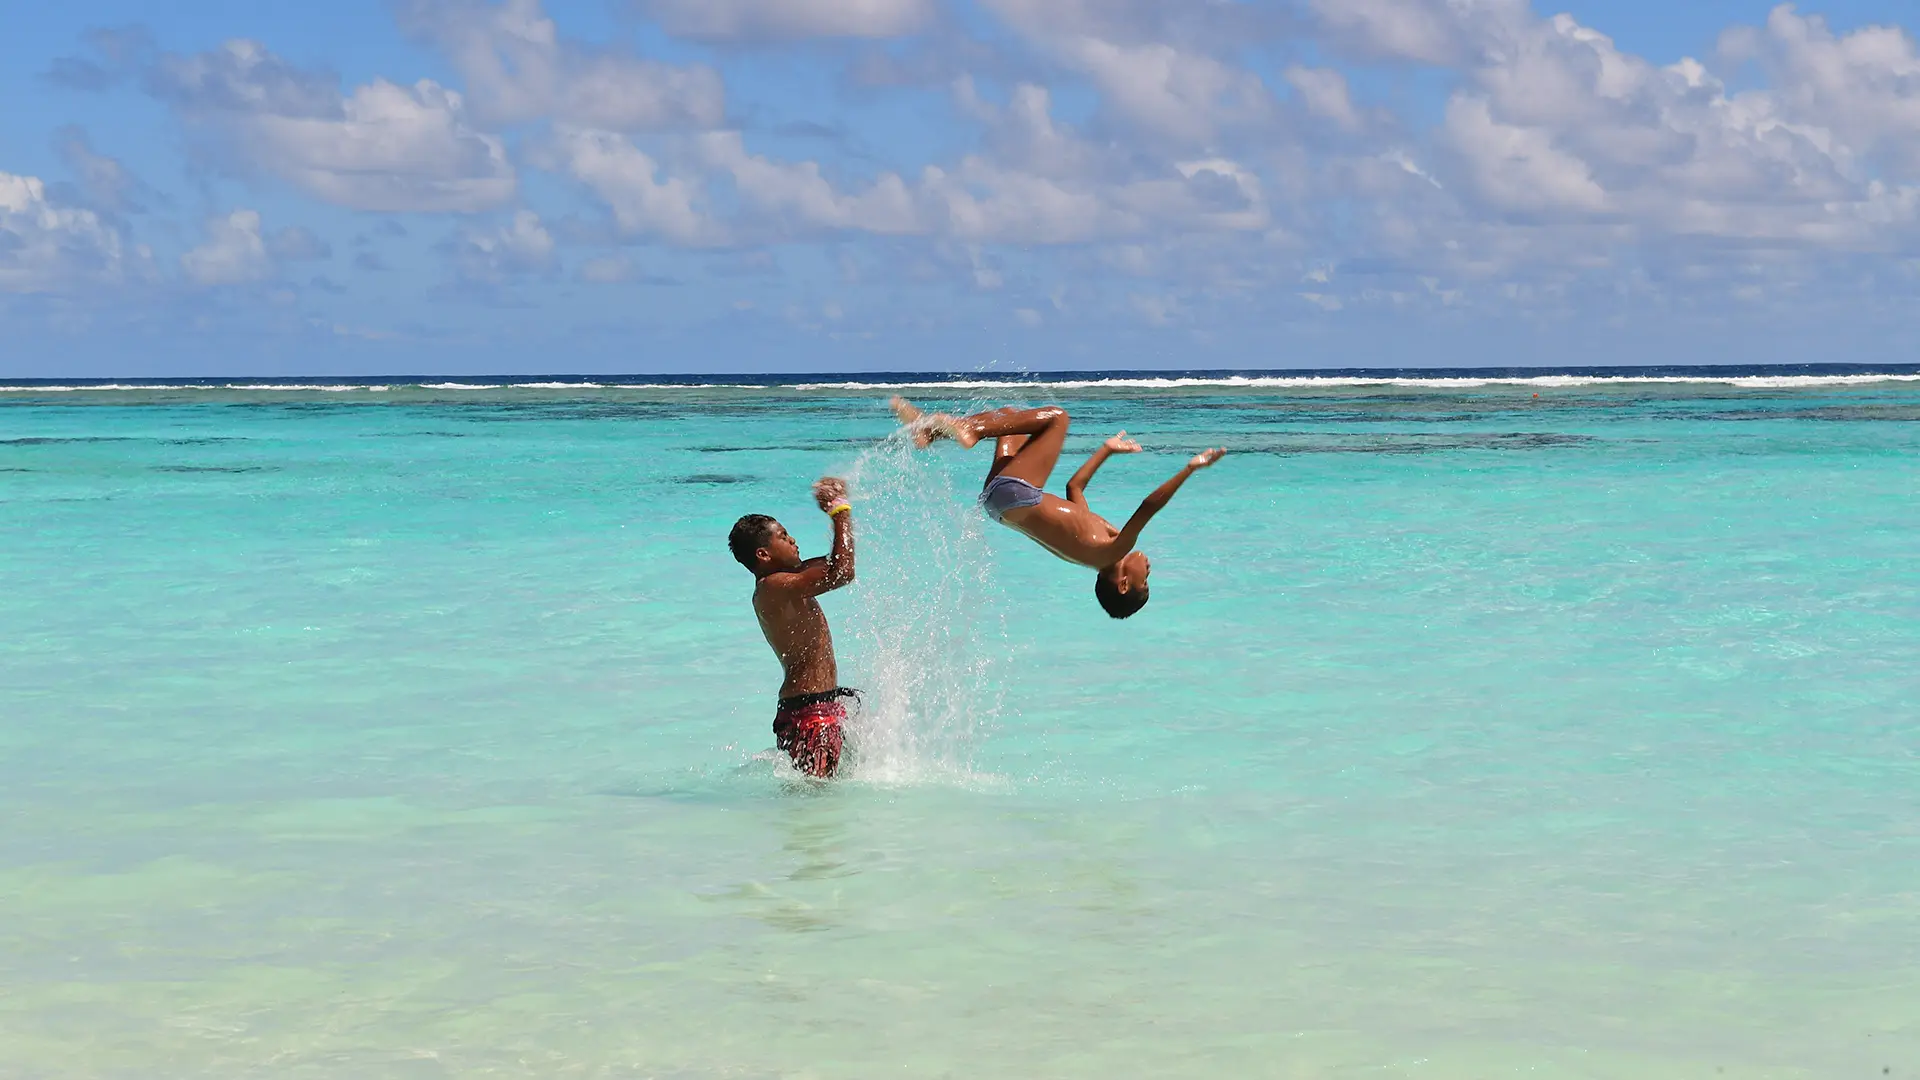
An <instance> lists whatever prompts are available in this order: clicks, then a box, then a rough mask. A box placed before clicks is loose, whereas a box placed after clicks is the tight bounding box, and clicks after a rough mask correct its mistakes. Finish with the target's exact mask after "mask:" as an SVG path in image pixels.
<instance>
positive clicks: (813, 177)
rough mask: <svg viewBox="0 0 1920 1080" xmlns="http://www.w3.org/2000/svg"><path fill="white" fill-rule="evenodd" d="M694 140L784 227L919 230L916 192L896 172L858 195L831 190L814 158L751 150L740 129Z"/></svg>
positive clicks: (747, 199)
mask: <svg viewBox="0 0 1920 1080" xmlns="http://www.w3.org/2000/svg"><path fill="white" fill-rule="evenodd" d="M697 145H698V150H699V156H700V159H701V160H702V162H703V163H704V164H705V165H706V166H707V167H708V168H710V169H715V170H718V171H720V172H724V173H726V174H727V175H728V176H729V177H730V178H731V179H732V181H733V186H734V191H735V192H736V193H737V194H738V196H739V198H740V200H741V201H742V202H744V203H746V204H748V205H749V206H751V207H752V208H754V209H755V210H757V211H760V212H762V213H765V214H768V215H772V216H773V217H774V218H775V219H776V220H777V221H778V223H779V225H780V227H781V228H782V230H783V231H787V232H795V231H798V232H805V231H811V230H818V229H829V230H833V229H859V230H861V231H864V232H871V233H880V234H890V235H898V234H906V233H914V232H919V231H921V230H922V225H921V222H920V220H919V212H918V210H917V208H916V207H915V205H914V197H913V195H912V193H910V192H909V191H908V190H907V186H906V184H905V183H904V182H902V181H901V179H900V177H899V176H898V175H896V174H894V173H884V174H882V175H881V176H880V177H879V179H877V180H875V181H874V182H873V184H872V185H871V186H870V187H868V189H867V190H866V191H864V192H861V193H860V194H858V195H845V194H841V193H839V192H837V191H835V190H834V187H833V185H832V184H831V183H830V182H828V180H827V179H826V177H825V176H824V175H823V174H822V173H821V171H820V166H819V164H818V163H816V162H812V161H802V162H777V161H774V160H772V159H770V158H766V157H762V156H759V155H755V154H749V153H748V152H747V150H746V145H745V143H744V141H743V140H742V139H741V137H740V133H739V132H736V131H727V132H714V133H712V134H709V135H704V136H701V137H700V139H699V140H698V144H697Z"/></svg>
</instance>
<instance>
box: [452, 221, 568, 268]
mask: <svg viewBox="0 0 1920 1080" xmlns="http://www.w3.org/2000/svg"><path fill="white" fill-rule="evenodd" d="M453 258H454V268H455V271H456V273H458V275H459V276H460V278H461V280H463V281H472V282H484V283H486V284H492V285H498V284H502V283H504V282H506V281H508V280H509V279H512V278H516V277H520V276H522V275H526V274H543V273H549V272H551V271H553V270H554V269H555V268H556V267H557V266H558V261H557V260H556V258H555V255H554V242H553V234H552V233H550V232H548V231H547V227H546V226H545V225H543V224H541V222H540V216H539V215H538V214H535V213H534V212H533V211H531V210H521V211H519V212H517V213H515V214H514V215H513V220H512V221H511V222H508V223H507V224H506V225H504V226H502V227H500V228H498V229H493V230H490V231H482V230H477V229H465V230H462V232H461V234H460V237H459V239H458V240H457V241H456V242H455V243H454V245H453Z"/></svg>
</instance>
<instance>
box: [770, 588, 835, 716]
mask: <svg viewBox="0 0 1920 1080" xmlns="http://www.w3.org/2000/svg"><path fill="white" fill-rule="evenodd" d="M753 613H754V615H755V616H757V617H758V618H759V620H760V631H761V633H763V634H765V635H766V638H767V644H768V645H770V646H772V647H773V653H774V655H775V656H777V657H779V658H780V666H781V668H782V670H784V671H785V672H786V678H785V680H784V681H783V682H781V684H780V696H781V697H782V698H790V697H796V696H798V695H801V694H819V693H824V692H826V691H828V690H832V689H834V688H835V687H837V686H839V685H840V671H839V666H838V665H837V664H836V663H835V661H834V656H833V632H832V631H831V630H829V629H827V614H826V612H824V611H822V610H821V609H820V602H819V601H818V600H815V599H814V598H813V597H811V596H806V597H800V598H798V599H792V600H789V599H787V598H785V597H784V596H782V595H780V594H779V593H777V592H775V591H774V590H770V589H766V588H761V587H757V586H756V587H755V589H754V591H753Z"/></svg>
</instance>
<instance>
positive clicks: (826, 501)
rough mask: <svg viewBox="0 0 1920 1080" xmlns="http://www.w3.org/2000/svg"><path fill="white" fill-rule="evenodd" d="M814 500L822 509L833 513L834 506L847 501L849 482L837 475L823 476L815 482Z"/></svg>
mask: <svg viewBox="0 0 1920 1080" xmlns="http://www.w3.org/2000/svg"><path fill="white" fill-rule="evenodd" d="M813 501H814V502H816V503H819V504H820V509H821V510H822V511H824V512H827V513H831V512H832V511H833V508H834V507H836V506H838V505H840V504H841V503H844V502H846V501H847V482H846V481H845V480H842V479H840V478H839V477H837V476H823V477H821V478H820V479H818V480H815V481H814V482H813Z"/></svg>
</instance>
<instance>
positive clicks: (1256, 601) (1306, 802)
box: [0, 378, 1920, 1078]
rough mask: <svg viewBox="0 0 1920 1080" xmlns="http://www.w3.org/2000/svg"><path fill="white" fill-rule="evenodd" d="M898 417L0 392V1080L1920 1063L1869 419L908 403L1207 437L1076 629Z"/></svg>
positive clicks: (1641, 389)
mask: <svg viewBox="0 0 1920 1080" xmlns="http://www.w3.org/2000/svg"><path fill="white" fill-rule="evenodd" d="M886 392H887V391H886V390H885V389H884V388H880V387H875V386H868V385H851V384H850V385H839V386H833V385H826V386H804V387H779V386H769V387H758V388H739V387H708V388H688V387H667V388H654V389H618V388H611V387H599V388H596V387H586V386H576V387H544V388H543V387H524V386H523V387H500V388H495V389H457V388H438V389H435V388H425V387H420V386H400V385H395V386H392V387H390V388H389V389H385V390H371V389H367V388H364V387H360V388H354V389H346V390H341V391H339V392H336V393H326V392H319V391H312V390H240V389H206V388H198V389H183V390H156V389H132V390H98V389H93V390H86V391H72V392H50V391H35V392H14V393H9V394H6V395H4V398H5V400H4V401H0V502H4V507H3V508H0V514H3V515H4V526H0V596H4V598H5V599H4V603H0V820H3V821H4V823H5V828H4V830H0V1075H5V1076H8V1077H13V1076H22V1077H37V1076H49V1077H51V1076H62V1077H65V1076H73V1077H129V1078H131V1077H143V1078H144V1077H158V1076H167V1077H187V1076H192V1077H275V1078H283V1077H440V1076H528V1077H572V1076H579V1077H774V1076H792V1077H822V1078H825V1077H865V1076H890V1077H892V1076H901V1077H940V1076H1049V1077H1053V1076H1059V1077H1114V1076H1272V1077H1316V1078H1317V1077H1340V1078H1344V1077H1445V1078H1454V1077H1458V1078H1470V1077H1509V1076H1511V1077H1717V1076H1736V1077H1821V1078H1826V1077H1853V1076H1858V1077H1875V1076H1882V1075H1895V1076H1898V1075H1909V1076H1910V1075H1913V1074H1914V1073H1915V1072H1916V1071H1920V756H1916V750H1917V749H1920V731H1916V720H1917V719H1920V569H1916V567H1920V500H1916V497H1915V496H1916V490H1915V489H1916V480H1915V461H1916V452H1920V383H1915V382H1912V381H1906V382H1899V381H1879V380H1872V379H1866V380H1859V381H1855V382H1847V381H1836V380H1820V379H1812V380H1798V381H1795V380H1779V379H1765V378H1762V379H1749V380H1745V381H1739V380H1735V381H1731V382H1725V381H1720V382H1716V381H1686V380H1681V381H1676V382H1665V383H1652V382H1613V381H1593V380H1577V379H1576V380H1537V381H1534V382H1525V381H1520V382H1513V383H1495V384H1477V383H1472V382H1448V381H1445V380H1440V381H1436V382H1432V383H1429V384H1424V385H1396V384H1392V383H1386V382H1358V381H1355V382H1339V381H1320V382H1316V381H1312V380H1306V381H1301V382H1295V383H1288V382H1273V383H1259V382H1254V383H1249V384H1241V385H1205V384H1181V383H1178V382H1174V383H1152V382H1141V383H1136V384H1125V383H1118V384H1117V383H1085V382H1080V383H1072V384H1061V385H1053V386H1047V385H1022V386H987V385H979V384H971V385H969V384H960V385H948V386H943V387H936V388H921V389H920V390H919V393H920V394H921V395H922V396H926V397H928V398H930V399H931V400H933V401H934V402H935V403H937V404H941V405H946V406H960V407H964V406H966V405H969V404H971V403H974V402H976V401H979V400H988V399H991V400H994V401H996V403H997V402H998V401H1000V400H1006V399H1014V400H1024V401H1029V402H1035V403H1038V402H1043V401H1045V402H1059V403H1062V404H1065V405H1067V406H1068V407H1069V408H1070V409H1071V410H1072V412H1073V414H1074V416H1075V420H1076V427H1075V431H1076V436H1075V438H1074V440H1073V442H1072V443H1071V444H1070V446H1069V457H1068V459H1067V461H1066V464H1067V466H1068V467H1071V466H1072V464H1074V461H1075V458H1076V457H1077V456H1078V455H1082V454H1084V453H1086V452H1087V451H1089V450H1090V449H1091V448H1092V447H1093V445H1094V444H1095V442H1096V440H1097V439H1098V438H1100V437H1104V436H1105V435H1107V434H1110V433H1111V432H1112V431H1114V430H1116V429H1118V428H1122V427H1124V428H1126V429H1127V430H1128V431H1129V432H1131V433H1132V434H1134V435H1136V436H1137V437H1138V438H1139V439H1140V440H1141V441H1142V442H1144V443H1145V444H1146V445H1147V446H1148V448H1149V449H1150V451H1151V452H1150V453H1147V454H1143V455H1140V456H1137V457H1132V458H1122V459H1118V460H1116V461H1114V462H1113V463H1112V464H1110V465H1109V466H1108V467H1107V469H1106V471H1105V472H1104V473H1103V474H1102V475H1101V476H1100V478H1099V479H1098V480H1097V481H1096V482H1095V484H1094V486H1093V488H1092V490H1091V495H1092V501H1093V504H1094V506H1095V507H1096V508H1099V509H1103V510H1106V511H1107V512H1109V513H1110V515H1112V516H1115V517H1123V516H1124V515H1125V514H1126V513H1127V512H1128V511H1129V510H1130V508H1131V507H1132V505H1133V504H1134V503H1135V502H1136V501H1137V500H1138V499H1139V497H1140V496H1141V495H1143V494H1144V493H1145V492H1146V491H1148V490H1150V488H1151V487H1152V486H1153V485H1154V484H1156V483H1158V482H1159V480H1161V479H1162V478H1163V476H1164V475H1165V474H1167V473H1169V472H1171V471H1172V470H1173V469H1174V468H1176V467H1177V466H1178V463H1179V462H1180V461H1181V460H1182V459H1183V458H1184V457H1185V456H1186V455H1187V454H1190V453H1191V452H1192V451H1194V450H1195V449H1198V448H1200V447H1202V446H1206V445H1215V444H1218V445H1225V446H1227V447H1228V448H1229V449H1230V450H1231V451H1232V454H1231V455H1230V456H1229V457H1228V458H1227V459H1226V460H1225V461H1224V462H1222V464H1221V465H1220V466H1219V467H1218V468H1216V469H1214V470H1212V471H1211V472H1208V473H1203V474H1201V475H1200V476H1199V477H1197V478H1196V479H1194V480H1193V481H1192V482H1191V483H1190V484H1189V485H1188V487H1187V488H1186V490H1185V491H1184V492H1182V494H1181V495H1180V497H1179V499H1178V500H1177V502H1176V503H1175V505H1174V507H1173V508H1172V509H1171V510H1170V511H1168V512H1167V513H1166V514H1165V515H1163V516H1162V518H1161V519H1160V520H1159V521H1157V522H1156V523H1155V524H1154V526H1153V528H1152V529H1151V530H1150V532H1149V534H1148V542H1147V543H1146V545H1145V547H1146V549H1147V550H1148V551H1149V552H1150V553H1151V554H1152V555H1153V556H1154V560H1155V574H1154V599H1153V602H1152V604H1151V606H1149V607H1148V608H1147V609H1146V611H1145V612H1143V613H1142V614H1141V615H1140V616H1138V617H1136V618H1135V619H1134V620H1132V621H1131V622H1128V623H1124V624H1121V623H1114V622H1112V621H1110V620H1108V619H1107V618H1106V617H1105V616H1104V615H1103V614H1102V613H1101V612H1100V611H1099V609H1098V608H1097V607H1096V606H1095V604H1094V602H1093V600H1092V597H1091V596H1090V592H1091V580H1090V578H1091V575H1089V574H1087V573H1086V572H1084V571H1079V570H1074V569H1070V568H1068V567H1066V566H1065V565H1064V564H1061V563H1058V562H1055V561H1053V560H1052V559H1050V558H1049V557H1047V556H1046V555H1044V554H1043V553H1041V552H1040V551H1039V550H1038V549H1036V548H1034V547H1033V546H1032V545H1031V544H1030V543H1028V542H1027V541H1025V540H1023V539H1021V538H1020V537H1017V536H1015V535H1013V534H1011V533H1009V532H1007V531H1005V530H1001V529H998V528H997V527H990V526H989V525H988V523H986V522H984V521H983V520H982V519H981V518H980V517H979V515H978V513H977V511H975V510H974V509H973V508H972V506H971V499H972V493H973V492H974V491H975V490H977V488H978V484H979V476H980V474H981V473H982V472H983V471H984V468H985V464H986V457H985V454H984V453H983V452H976V453H973V454H967V453H962V452H960V451H958V450H957V449H954V448H951V447H948V448H946V449H944V450H941V451H938V452H933V453H927V454H921V455H915V454H913V453H911V452H910V451H908V450H907V449H906V448H905V447H904V446H903V445H901V444H900V443H899V442H898V441H888V435H889V431H890V424H889V422H888V419H887V414H886V412H885V409H884V408H883V407H882V405H881V400H882V399H883V398H884V396H885V394H886ZM1535 394H1538V397H1537V398H1536V397H1535V396H1534V395H1535ZM824 473H838V474H842V475H845V476H848V477H849V478H850V479H851V480H852V481H853V483H854V486H855V491H856V496H857V498H858V509H857V512H856V513H857V520H858V531H859V538H860V549H859V557H860V579H859V581H858V582H857V583H856V584H855V585H853V586H851V587H850V588H848V589H847V590H845V591H843V592H841V593H837V594H835V595H833V596H832V597H830V598H829V599H828V600H827V601H826V606H827V609H828V612H829V615H830V617H831V619H832V620H833V622H834V624H835V629H836V632H837V634H838V637H839V644H840V652H841V656H842V670H843V676H844V677H845V679H846V680H847V681H848V682H849V683H851V684H853V685H856V686H861V687H864V688H866V689H867V691H868V696H867V702H866V707H865V710H864V712H863V713H862V715H861V716H860V717H859V718H858V720H857V723H856V726H855V729H854V732H853V741H854V745H855V747H856V750H857V752H858V758H857V761H856V762H855V764H854V765H853V766H852V767H851V769H850V771H849V774H848V775H847V776H846V777H845V778H844V779H843V780H840V781H838V782H835V783H833V784H831V785H827V786H816V785H813V784H809V783H806V782H803V781H800V780H797V779H795V778H794V777H793V776H792V774H790V773H789V772H788V771H787V770H786V769H785V767H784V764H783V763H782V762H781V761H779V760H777V759H776V758H775V757H774V755H772V754H771V753H770V748H771V744H772V737H771V733H770V731H769V727H768V725H769V722H770V721H771V705H772V697H773V695H774V692H775V689H776V687H777V685H778V682H779V672H778V670H777V667H776V665H775V663H774V661H773V659H772V657H771V656H770V655H769V654H768V653H767V650H766V648H765V646H764V645H763V644H762V643H761V641H760V640H759V638H758V635H757V633H756V629H755V626H754V622H753V619H752V616H751V613H750V611H749V609H748V606H747V596H748V592H749V584H750V583H749V579H748V577H747V575H746V573H745V572H744V571H742V570H741V569H740V568H739V567H738V566H737V565H734V564H733V563H732V562H731V561H730V560H729V558H728V556H727V553H726V550H725V545H724V537H725V534H726V530H727V527H728V526H729V525H730V523H731V522H732V521H733V519H734V518H735V517H737V516H738V515H740V514H741V513H745V512H749V511H760V512H768V513H773V514H775V515H777V516H779V517H781V518H782V520H783V521H785V522H786V523H787V524H788V525H789V526H790V527H791V528H792V529H793V531H794V533H795V534H796V535H797V536H798V537H800V539H801V541H802V544H803V549H804V550H806V551H808V552H809V553H817V552H821V551H823V550H824V546H825V543H826V539H827V528H826V525H825V523H824V521H823V519H822V518H821V516H820V515H819V513H818V512H817V511H816V510H814V509H813V508H812V506H811V504H810V501H809V499H808V497H807V484H808V482H809V481H810V480H811V479H813V478H814V477H816V476H819V475H821V474H824ZM1063 475H1064V474H1063Z"/></svg>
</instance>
